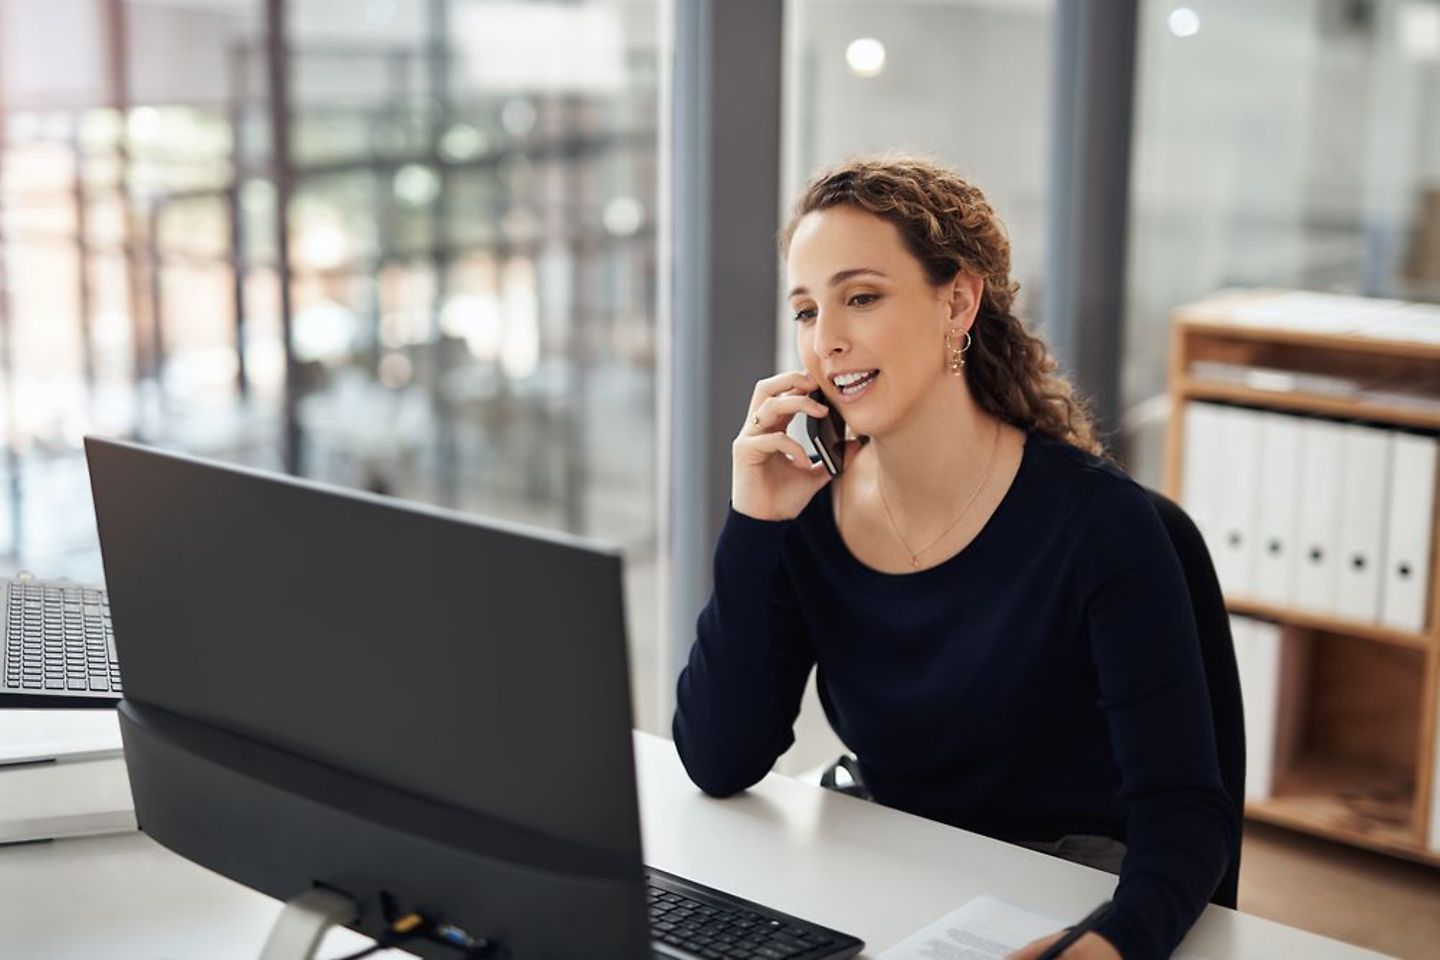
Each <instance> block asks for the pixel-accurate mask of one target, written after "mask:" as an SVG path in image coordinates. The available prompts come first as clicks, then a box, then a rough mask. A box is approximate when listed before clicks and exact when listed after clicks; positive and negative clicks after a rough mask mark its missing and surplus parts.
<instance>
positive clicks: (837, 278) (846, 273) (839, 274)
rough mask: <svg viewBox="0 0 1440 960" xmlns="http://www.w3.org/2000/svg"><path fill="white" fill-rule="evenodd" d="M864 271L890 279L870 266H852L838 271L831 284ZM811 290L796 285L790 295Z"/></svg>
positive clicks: (838, 282) (843, 280) (797, 294)
mask: <svg viewBox="0 0 1440 960" xmlns="http://www.w3.org/2000/svg"><path fill="white" fill-rule="evenodd" d="M862 273H871V274H874V275H875V276H877V277H884V278H885V279H886V280H888V279H890V278H889V277H887V276H886V275H885V274H883V273H881V272H880V271H879V270H874V269H872V268H870V267H851V268H850V269H849V270H840V271H838V272H836V274H835V275H834V276H833V277H831V278H830V286H832V287H833V286H836V285H837V284H841V283H844V282H845V281H846V280H849V279H850V278H851V277H858V276H859V275H860V274H862ZM809 292H810V291H809V290H806V289H805V288H804V287H796V288H795V289H794V290H791V291H790V293H789V296H792V297H798V296H800V295H801V294H802V293H809Z"/></svg>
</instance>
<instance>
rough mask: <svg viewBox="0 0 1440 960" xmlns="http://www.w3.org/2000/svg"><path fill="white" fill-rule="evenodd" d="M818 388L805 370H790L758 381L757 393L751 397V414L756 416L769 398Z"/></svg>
mask: <svg viewBox="0 0 1440 960" xmlns="http://www.w3.org/2000/svg"><path fill="white" fill-rule="evenodd" d="M818 386H819V384H817V383H816V382H815V381H814V380H811V379H810V375H809V374H808V373H806V372H805V371H804V370H790V371H787V372H785V373H777V374H776V375H775V376H773V377H766V378H765V379H763V380H758V381H756V383H755V392H754V393H752V394H751V395H750V414H751V416H754V414H755V410H756V409H757V408H758V407H759V406H760V404H761V403H763V402H764V401H765V400H766V399H767V398H769V397H774V396H779V395H781V394H783V393H787V392H791V391H797V392H803V393H809V392H810V391H811V390H814V389H816V388H817V387H818Z"/></svg>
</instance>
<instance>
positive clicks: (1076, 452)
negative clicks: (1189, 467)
mask: <svg viewBox="0 0 1440 960" xmlns="http://www.w3.org/2000/svg"><path fill="white" fill-rule="evenodd" d="M1027 442H1028V443H1033V444H1035V454H1036V460H1037V461H1039V466H1040V467H1041V469H1037V470H1036V471H1035V472H1036V474H1037V475H1039V477H1040V479H1041V482H1042V483H1043V484H1045V485H1048V486H1051V487H1052V488H1053V491H1052V492H1053V493H1054V494H1055V495H1057V497H1058V498H1059V499H1062V500H1063V501H1065V502H1066V503H1067V504H1068V505H1069V506H1070V507H1071V508H1072V509H1078V510H1083V511H1086V512H1094V511H1097V510H1098V511H1105V512H1113V511H1117V510H1118V511H1122V512H1133V511H1135V510H1136V509H1147V510H1148V509H1153V508H1151V507H1150V493H1149V491H1147V490H1146V488H1145V487H1144V486H1143V485H1141V484H1140V482H1139V481H1137V480H1136V479H1135V478H1134V477H1132V476H1131V475H1130V474H1129V473H1128V472H1126V470H1125V468H1124V467H1122V466H1121V465H1120V464H1119V463H1116V462H1115V461H1114V460H1112V459H1110V458H1109V457H1106V456H1101V455H1099V454H1095V453H1091V452H1090V451H1089V450H1083V449H1081V448H1080V447H1077V446H1075V445H1074V444H1073V443H1069V442H1068V441H1066V440H1063V439H1060V438H1058V437H1052V436H1050V435H1048V434H1044V433H1041V432H1039V431H1037V430H1031V431H1030V437H1029V440H1028V441H1027Z"/></svg>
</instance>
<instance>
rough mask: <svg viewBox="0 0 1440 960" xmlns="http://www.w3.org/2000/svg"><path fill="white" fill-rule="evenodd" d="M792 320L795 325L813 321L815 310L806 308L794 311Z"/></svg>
mask: <svg viewBox="0 0 1440 960" xmlns="http://www.w3.org/2000/svg"><path fill="white" fill-rule="evenodd" d="M792 319H793V320H795V322H797V323H803V322H804V321H806V320H814V319H815V308H814V307H806V308H805V309H804V310H796V311H795V316H794V317H793V318H792Z"/></svg>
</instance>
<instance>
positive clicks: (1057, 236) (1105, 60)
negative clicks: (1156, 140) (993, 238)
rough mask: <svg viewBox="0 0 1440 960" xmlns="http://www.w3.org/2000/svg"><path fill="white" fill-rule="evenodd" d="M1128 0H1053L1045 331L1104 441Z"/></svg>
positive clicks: (1118, 326)
mask: <svg viewBox="0 0 1440 960" xmlns="http://www.w3.org/2000/svg"><path fill="white" fill-rule="evenodd" d="M1138 19H1139V9H1138V2H1137V0H1065V2H1063V3H1057V4H1056V5H1055V47H1054V79H1053V87H1052V95H1053V99H1054V104H1053V107H1052V109H1053V114H1052V123H1051V151H1050V223H1049V243H1048V250H1047V254H1046V270H1045V310H1044V316H1045V332H1046V335H1047V337H1048V338H1049V340H1050V343H1051V345H1052V347H1053V348H1054V349H1055V352H1056V354H1057V355H1058V357H1059V359H1060V362H1061V364H1062V366H1063V367H1064V368H1065V370H1066V371H1067V372H1068V373H1069V374H1070V375H1071V376H1073V377H1074V379H1075V381H1076V382H1077V385H1078V386H1079V388H1080V389H1081V391H1083V392H1084V393H1085V394H1087V395H1088V396H1089V397H1091V398H1092V399H1093V401H1094V411H1095V415H1096V426H1097V428H1098V429H1099V431H1100V434H1101V436H1102V438H1103V439H1104V440H1105V441H1106V442H1107V444H1110V445H1112V447H1113V445H1114V444H1116V443H1117V442H1118V441H1119V439H1120V435H1119V430H1120V402H1121V398H1120V360H1121V356H1120V354H1121V350H1122V348H1123V345H1124V309H1125V254H1126V239H1127V231H1128V227H1129V223H1128V218H1129V209H1130V204H1129V197H1130V144H1131V127H1132V124H1133V113H1134V90H1135V40H1136V33H1137V29H1136V28H1137V21H1138Z"/></svg>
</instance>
